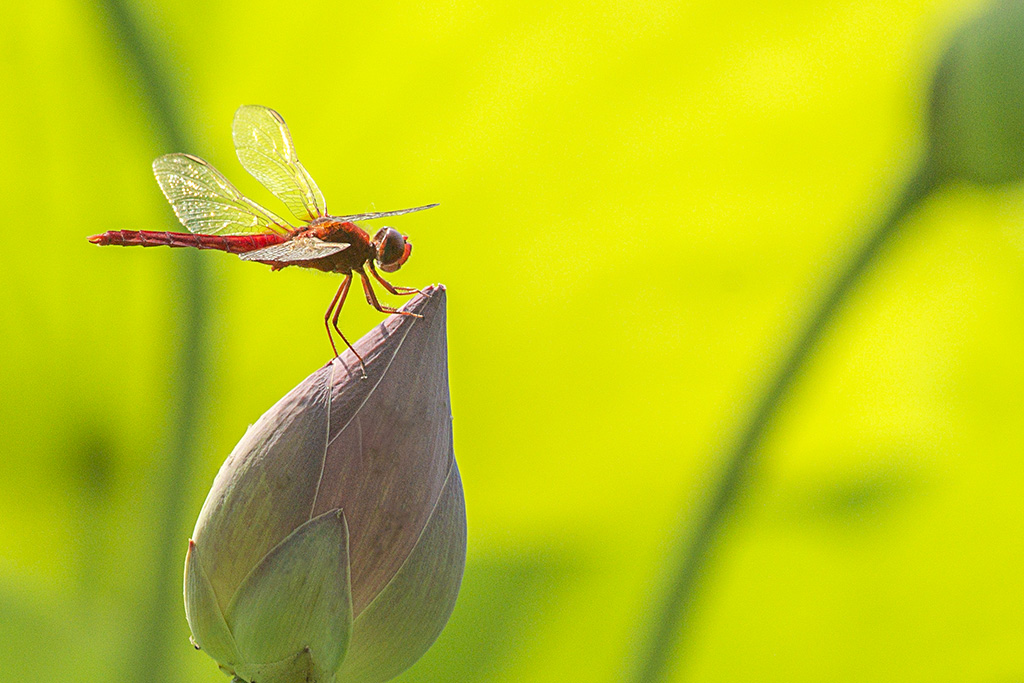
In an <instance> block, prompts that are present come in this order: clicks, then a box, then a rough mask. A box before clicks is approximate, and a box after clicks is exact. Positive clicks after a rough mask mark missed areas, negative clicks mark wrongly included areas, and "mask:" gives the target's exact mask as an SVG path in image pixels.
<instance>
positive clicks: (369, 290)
mask: <svg viewBox="0 0 1024 683" xmlns="http://www.w3.org/2000/svg"><path fill="white" fill-rule="evenodd" d="M356 272H357V273H359V277H360V279H362V281H363V292H364V293H365V294H366V302H367V303H368V304H370V305H371V306H373V307H374V308H376V309H377V310H378V311H380V312H381V313H396V314H398V315H411V316H413V317H416V318H422V317H423V316H422V315H420V314H419V313H412V312H411V311H400V310H398V309H397V308H392V307H391V306H384V305H382V304H381V302H380V301H378V300H377V293H376V292H375V291H373V285H371V284H370V278H368V277H366V273H365V272H363V271H362V270H357V271H356Z"/></svg>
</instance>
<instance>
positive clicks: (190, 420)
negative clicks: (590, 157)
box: [101, 0, 209, 682]
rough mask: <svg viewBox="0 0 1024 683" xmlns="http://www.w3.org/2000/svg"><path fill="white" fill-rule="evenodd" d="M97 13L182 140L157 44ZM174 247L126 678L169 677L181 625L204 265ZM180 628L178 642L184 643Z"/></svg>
mask: <svg viewBox="0 0 1024 683" xmlns="http://www.w3.org/2000/svg"><path fill="white" fill-rule="evenodd" d="M101 8H102V11H103V14H104V16H103V18H104V19H105V20H106V23H107V28H108V30H109V31H110V33H111V37H112V42H113V44H114V47H115V49H116V50H117V52H118V54H119V56H120V58H121V62H122V64H124V65H125V67H126V69H127V71H128V72H129V78H134V80H135V82H136V85H137V86H138V87H139V88H140V90H141V93H140V95H141V96H140V100H141V101H140V102H139V105H141V108H142V109H144V110H145V111H146V112H147V114H148V115H149V117H150V120H151V122H152V124H153V132H154V134H155V136H156V138H157V143H158V147H159V148H160V149H161V151H163V152H168V151H184V150H186V149H188V148H189V145H188V144H187V138H186V135H185V126H184V125H182V123H181V122H182V120H183V117H181V116H180V114H179V106H178V104H177V98H176V97H175V88H174V87H173V84H172V82H171V79H170V78H168V77H167V74H168V73H169V69H168V67H167V65H166V64H161V55H160V51H159V49H158V48H157V47H156V46H154V45H153V43H152V42H151V41H150V36H149V35H148V34H147V33H146V31H145V30H143V28H142V27H141V26H140V25H139V23H138V21H137V20H136V18H135V17H134V16H133V14H132V11H131V9H130V8H129V7H128V5H127V4H126V0H103V1H102V2H101ZM183 251H184V252H185V253H181V254H175V256H176V257H177V258H176V259H175V261H174V263H175V267H176V268H177V269H178V277H176V278H174V280H173V283H174V287H175V291H172V292H171V293H170V295H169V296H168V299H169V300H170V301H173V302H175V304H176V305H177V306H178V309H179V314H178V315H179V320H180V328H179V329H180V332H179V333H178V334H176V335H174V336H173V338H174V339H176V340H177V347H176V348H175V349H174V352H173V356H172V358H173V364H172V365H170V366H169V367H168V368H167V370H168V374H169V376H170V377H171V378H172V379H171V382H172V390H171V405H170V416H169V417H170V427H169V428H170V438H169V448H168V450H167V453H166V454H165V457H162V458H159V459H157V461H156V462H157V466H158V468H159V469H158V471H157V472H156V475H155V478H156V484H157V485H156V487H155V490H156V491H157V496H158V497H157V499H156V501H155V504H154V511H153V515H154V526H155V527H156V544H157V545H156V547H155V548H154V549H152V550H151V551H150V552H144V553H142V554H143V555H144V556H146V557H150V558H152V567H153V569H152V572H153V573H152V579H151V580H152V582H153V583H152V586H151V588H150V591H149V594H148V597H147V599H146V600H145V601H144V602H143V604H142V606H141V608H140V609H141V613H142V619H141V623H140V624H139V625H138V627H137V628H136V629H135V633H136V636H134V637H133V638H132V639H131V640H132V643H131V647H130V648H129V650H128V651H129V652H131V653H132V654H131V660H130V662H129V666H130V670H129V671H128V678H129V679H130V680H135V681H140V682H141V681H147V682H148V681H166V680H168V679H169V678H170V674H169V664H170V662H171V650H170V647H171V635H172V633H174V632H175V631H180V630H181V629H182V628H183V625H184V613H183V611H182V609H181V606H180V605H181V580H182V579H181V567H182V559H181V558H182V555H183V553H184V551H185V538H186V534H187V533H188V532H187V531H186V530H185V528H184V526H185V523H186V521H187V520H186V519H185V503H186V495H187V492H188V490H189V486H188V484H189V483H190V482H191V481H192V473H193V470H194V466H195V462H196V459H197V458H196V456H197V453H196V432H197V429H198V422H199V411H200V408H201V405H202V399H203V397H204V396H205V395H206V386H205V377H206V371H205V370H206V365H207V361H208V359H207V357H206V353H205V351H204V350H205V349H206V347H207V342H206V339H205V337H206V319H207V308H208V301H209V296H208V291H207V284H206V282H207V272H206V267H205V265H204V262H203V261H202V260H201V258H200V254H199V253H198V252H193V251H192V250H183ZM185 642H186V641H185V636H184V635H182V644H183V645H184V643H185Z"/></svg>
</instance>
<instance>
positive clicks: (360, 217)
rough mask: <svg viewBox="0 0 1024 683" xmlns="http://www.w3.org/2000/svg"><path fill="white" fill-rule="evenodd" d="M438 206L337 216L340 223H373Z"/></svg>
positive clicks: (431, 205)
mask: <svg viewBox="0 0 1024 683" xmlns="http://www.w3.org/2000/svg"><path fill="white" fill-rule="evenodd" d="M435 206H439V205H438V204H427V205H426V206H415V207H413V208H411V209H399V210H398V211H371V212H370V213H354V214H351V215H349V216H335V218H337V219H338V220H339V221H344V222H346V223H351V222H352V221H372V220H374V219H375V218H390V217H391V216H401V215H402V214H403V213H415V212H417V211H426V210H427V209H433V208H434V207H435Z"/></svg>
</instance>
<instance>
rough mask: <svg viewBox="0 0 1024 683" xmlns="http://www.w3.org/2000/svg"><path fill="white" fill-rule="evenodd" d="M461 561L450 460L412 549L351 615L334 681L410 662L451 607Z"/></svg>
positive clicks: (376, 676)
mask: <svg viewBox="0 0 1024 683" xmlns="http://www.w3.org/2000/svg"><path fill="white" fill-rule="evenodd" d="M465 561H466V509H465V503H464V498H463V493H462V480H461V479H460V478H459V469H458V467H457V466H456V464H455V460H454V459H452V461H451V470H450V471H449V474H448V478H447V480H446V481H445V485H444V488H443V489H442V490H441V497H440V498H439V499H438V501H437V505H435V506H434V511H433V513H432V514H431V516H430V520H429V521H428V522H427V526H426V528H424V529H423V534H422V535H421V536H420V538H419V541H418V542H417V543H416V547H415V549H414V550H413V551H412V554H411V555H409V557H408V559H406V561H405V564H403V565H402V568H401V569H399V570H398V573H397V574H395V577H394V578H393V579H392V580H391V582H390V583H388V585H387V586H386V587H385V588H384V590H382V591H381V592H380V593H379V594H378V595H377V597H376V598H374V600H373V602H371V603H370V604H369V606H367V608H366V609H365V610H363V613H362V614H360V615H359V618H358V619H356V621H355V623H354V624H353V628H352V642H351V644H350V646H349V651H348V654H347V655H346V656H345V661H344V663H343V664H342V667H341V669H340V670H339V671H338V679H337V681H338V683H380V682H381V681H386V680H389V679H391V678H393V677H395V676H397V675H398V674H400V673H401V672H402V671H404V670H405V669H407V668H408V667H410V666H411V665H412V664H413V663H414V662H416V660H417V659H419V658H420V657H421V656H423V653H424V652H426V651H427V648H429V647H430V645H431V644H432V643H433V642H434V640H436V639H437V636H438V635H440V633H441V629H443V628H444V625H445V623H447V621H448V617H450V616H451V613H452V610H453V609H454V608H455V597H456V595H457V594H458V591H459V584H460V583H461V581H462V571H463V568H464V566H465Z"/></svg>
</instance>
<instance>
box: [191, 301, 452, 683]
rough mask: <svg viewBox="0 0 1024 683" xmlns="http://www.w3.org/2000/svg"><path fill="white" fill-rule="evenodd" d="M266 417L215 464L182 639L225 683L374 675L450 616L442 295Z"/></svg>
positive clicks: (417, 304)
mask: <svg viewBox="0 0 1024 683" xmlns="http://www.w3.org/2000/svg"><path fill="white" fill-rule="evenodd" d="M404 310H407V311H411V312H414V313H417V314H419V315H421V316H422V318H417V317H413V316H401V315H392V316H390V317H389V318H387V319H386V320H385V321H384V322H383V323H382V324H380V325H379V326H378V327H377V328H375V329H374V330H372V331H371V332H370V333H369V334H367V335H366V336H365V337H363V338H362V339H361V340H359V342H357V344H356V348H357V350H358V351H359V353H360V355H361V356H362V357H363V359H364V361H365V367H366V378H365V379H363V378H362V371H361V368H360V365H359V362H358V360H356V358H355V356H354V355H352V354H351V352H346V353H345V354H344V355H343V356H342V357H341V359H340V360H335V361H332V362H330V363H328V364H327V365H326V366H324V367H323V368H321V369H320V370H318V371H316V372H314V373H313V374H312V375H310V376H309V377H308V378H306V380H305V381H303V382H302V383H301V384H299V386H297V387H295V389H293V390H292V391H291V392H289V393H288V395H286V396H285V397H284V398H282V399H281V400H280V401H279V402H278V403H277V404H276V405H275V406H273V407H272V408H271V409H270V410H268V411H267V412H266V414H264V415H263V416H262V417H261V418H260V419H259V420H258V421H257V422H256V424H255V425H253V426H252V427H250V428H249V430H248V431H247V432H246V434H245V436H244V437H242V440H241V441H240V442H239V443H238V445H237V446H236V447H235V449H234V451H232V453H231V455H230V456H229V457H228V459H227V461H226V462H225V463H224V465H223V466H222V467H221V469H220V472H219V473H218V474H217V477H216V479H215V480H214V482H213V488H212V489H211V490H210V493H209V495H208V496H207V498H206V503H205V504H204V505H203V509H202V511H201V512H200V513H199V520H198V521H197V522H196V528H195V531H194V532H193V534H192V540H190V541H189V546H188V554H187V555H186V559H185V613H186V616H187V618H188V623H189V628H190V629H191V631H192V639H193V643H194V644H195V645H196V647H197V648H201V649H202V650H205V651H206V653H207V654H209V655H210V656H211V657H213V658H214V659H215V660H216V661H217V662H218V663H219V664H220V665H221V668H222V669H223V670H224V671H225V672H227V673H228V674H230V675H232V676H234V677H235V679H234V680H236V681H247V682H250V683H300V682H301V683H378V682H380V681H386V680H388V679H390V678H392V677H394V676H396V675H398V674H399V673H401V672H402V671H403V670H404V669H406V668H407V667H408V666H410V665H411V664H412V663H413V662H415V661H416V660H417V659H419V658H420V656H422V655H423V653H424V652H426V650H427V648H428V647H429V646H430V645H431V643H432V642H433V641H434V639H435V638H437V636H438V634H439V633H440V632H441V629H442V628H443V627H444V625H445V623H446V622H447V621H448V617H449V616H450V615H451V612H452V609H453V607H454V605H455V598H456V595H457V594H458V590H459V584H460V582H461V580H462V572H463V568H464V566H465V558H466V513H465V503H464V499H463V494H462V482H461V480H460V478H459V470H458V467H457V466H456V464H455V456H454V452H453V449H452V422H451V405H450V401H449V394H448V358H447V343H446V340H445V333H446V329H445V290H444V288H443V287H440V286H436V287H431V288H429V289H428V290H427V291H426V292H424V295H421V296H417V297H416V298H415V299H414V300H412V301H411V302H409V303H408V304H407V305H406V307H405V309H404Z"/></svg>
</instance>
